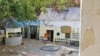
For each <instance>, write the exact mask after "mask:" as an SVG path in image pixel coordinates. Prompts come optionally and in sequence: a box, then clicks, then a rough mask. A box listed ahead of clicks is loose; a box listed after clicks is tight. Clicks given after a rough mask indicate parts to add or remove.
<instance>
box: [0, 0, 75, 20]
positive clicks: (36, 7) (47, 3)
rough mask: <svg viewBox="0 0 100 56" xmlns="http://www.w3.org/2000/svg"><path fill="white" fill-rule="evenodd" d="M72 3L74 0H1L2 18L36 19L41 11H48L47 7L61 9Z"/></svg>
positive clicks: (0, 16)
mask: <svg viewBox="0 0 100 56" xmlns="http://www.w3.org/2000/svg"><path fill="white" fill-rule="evenodd" d="M72 4H74V3H72V0H0V19H3V18H8V19H9V18H11V17H13V18H16V19H19V20H21V21H22V20H31V19H32V20H34V19H36V18H37V17H38V16H39V14H40V12H41V11H44V12H46V8H47V7H52V8H54V10H55V11H59V10H61V9H63V8H66V7H69V6H72Z"/></svg>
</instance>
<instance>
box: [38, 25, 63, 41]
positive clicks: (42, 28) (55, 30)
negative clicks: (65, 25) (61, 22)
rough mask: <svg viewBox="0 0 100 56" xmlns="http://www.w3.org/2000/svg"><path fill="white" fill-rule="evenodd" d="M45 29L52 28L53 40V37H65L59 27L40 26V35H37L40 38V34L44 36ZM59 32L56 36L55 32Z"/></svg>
mask: <svg viewBox="0 0 100 56" xmlns="http://www.w3.org/2000/svg"><path fill="white" fill-rule="evenodd" d="M46 30H54V36H53V37H54V41H55V38H61V39H65V34H64V33H61V29H60V28H59V27H51V26H45V27H44V26H40V35H39V37H40V38H41V36H44V34H45V33H46ZM57 32H59V33H60V35H59V36H57V35H56V33H57Z"/></svg>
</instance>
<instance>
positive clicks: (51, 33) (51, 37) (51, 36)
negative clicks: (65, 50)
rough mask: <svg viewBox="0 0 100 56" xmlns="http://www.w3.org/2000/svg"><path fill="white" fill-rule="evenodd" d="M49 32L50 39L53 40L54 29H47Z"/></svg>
mask: <svg viewBox="0 0 100 56" xmlns="http://www.w3.org/2000/svg"><path fill="white" fill-rule="evenodd" d="M47 33H48V40H49V41H50V42H53V38H54V31H53V30H47Z"/></svg>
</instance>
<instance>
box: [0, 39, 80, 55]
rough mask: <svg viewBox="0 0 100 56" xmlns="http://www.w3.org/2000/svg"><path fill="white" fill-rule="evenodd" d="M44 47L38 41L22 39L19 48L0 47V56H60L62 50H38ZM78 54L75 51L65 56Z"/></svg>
mask: <svg viewBox="0 0 100 56" xmlns="http://www.w3.org/2000/svg"><path fill="white" fill-rule="evenodd" d="M49 44H55V43H49ZM45 45H46V44H44V43H43V42H42V41H39V40H33V39H23V44H21V45H19V46H6V45H0V56H61V53H62V49H60V50H58V51H43V50H40V48H41V47H43V46H45ZM65 46H66V45H65ZM78 54H79V51H75V52H72V53H71V54H69V55H68V54H66V55H65V56H78ZM62 56H64V55H62Z"/></svg>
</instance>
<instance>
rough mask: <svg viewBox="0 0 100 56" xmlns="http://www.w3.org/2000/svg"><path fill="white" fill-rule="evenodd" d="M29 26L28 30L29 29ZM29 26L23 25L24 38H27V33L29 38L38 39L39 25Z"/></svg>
mask: <svg viewBox="0 0 100 56" xmlns="http://www.w3.org/2000/svg"><path fill="white" fill-rule="evenodd" d="M29 28H30V30H29ZM29 28H27V27H25V28H24V29H25V33H24V34H25V38H28V35H30V36H29V38H30V39H37V40H38V39H39V30H38V28H39V26H30V27H29Z"/></svg>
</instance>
